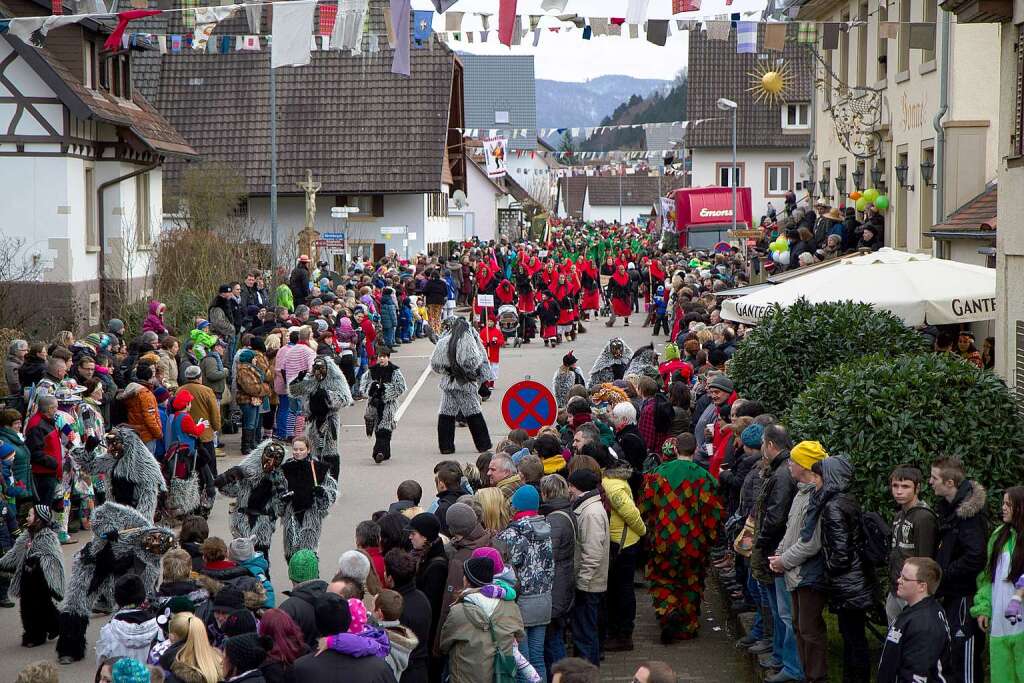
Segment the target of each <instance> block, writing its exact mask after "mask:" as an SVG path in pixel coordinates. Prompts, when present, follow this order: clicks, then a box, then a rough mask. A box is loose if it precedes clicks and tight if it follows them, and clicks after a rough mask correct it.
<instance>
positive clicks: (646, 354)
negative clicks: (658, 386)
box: [626, 344, 662, 382]
mask: <svg viewBox="0 0 1024 683" xmlns="http://www.w3.org/2000/svg"><path fill="white" fill-rule="evenodd" d="M629 375H637V376H638V377H650V378H651V379H653V380H654V381H656V382H661V381H662V380H661V375H660V374H659V373H658V352H657V351H655V350H654V344H648V345H647V346H641V347H640V348H639V349H637V350H636V353H634V354H633V357H632V358H630V360H629V367H627V368H626V376H627V377H628V376H629Z"/></svg>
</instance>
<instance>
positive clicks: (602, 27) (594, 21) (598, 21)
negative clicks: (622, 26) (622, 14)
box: [590, 17, 608, 36]
mask: <svg viewBox="0 0 1024 683" xmlns="http://www.w3.org/2000/svg"><path fill="white" fill-rule="evenodd" d="M590 27H591V30H592V31H593V32H594V35H595V36H606V35H608V18H607V17H590Z"/></svg>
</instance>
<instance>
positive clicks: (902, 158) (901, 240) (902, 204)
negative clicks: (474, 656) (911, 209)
mask: <svg viewBox="0 0 1024 683" xmlns="http://www.w3.org/2000/svg"><path fill="white" fill-rule="evenodd" d="M909 161H910V159H909V156H908V154H907V153H906V152H897V154H896V166H900V165H903V166H909V165H910V164H909ZM893 189H895V190H896V234H895V235H894V236H893V240H894V242H893V246H894V247H896V248H897V249H906V248H907V190H906V189H905V188H903V187H900V186H899V183H896V187H894V188H893Z"/></svg>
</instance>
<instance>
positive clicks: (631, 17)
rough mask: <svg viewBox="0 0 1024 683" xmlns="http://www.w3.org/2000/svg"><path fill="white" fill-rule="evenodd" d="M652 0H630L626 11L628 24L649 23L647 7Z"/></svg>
mask: <svg viewBox="0 0 1024 683" xmlns="http://www.w3.org/2000/svg"><path fill="white" fill-rule="evenodd" d="M650 4H651V0H629V7H628V8H627V9H626V23H627V24H642V23H644V22H645V21H647V7H648V6H649V5H650Z"/></svg>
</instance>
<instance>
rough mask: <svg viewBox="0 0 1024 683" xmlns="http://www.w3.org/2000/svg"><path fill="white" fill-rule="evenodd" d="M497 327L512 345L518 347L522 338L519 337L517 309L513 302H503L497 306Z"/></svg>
mask: <svg viewBox="0 0 1024 683" xmlns="http://www.w3.org/2000/svg"><path fill="white" fill-rule="evenodd" d="M498 329H499V330H501V333H502V334H503V335H505V339H506V340H508V341H511V342H512V346H513V347H515V348H519V346H520V345H522V343H523V340H522V339H521V338H520V337H519V309H517V308H516V307H515V304H504V305H502V306H499V307H498Z"/></svg>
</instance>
